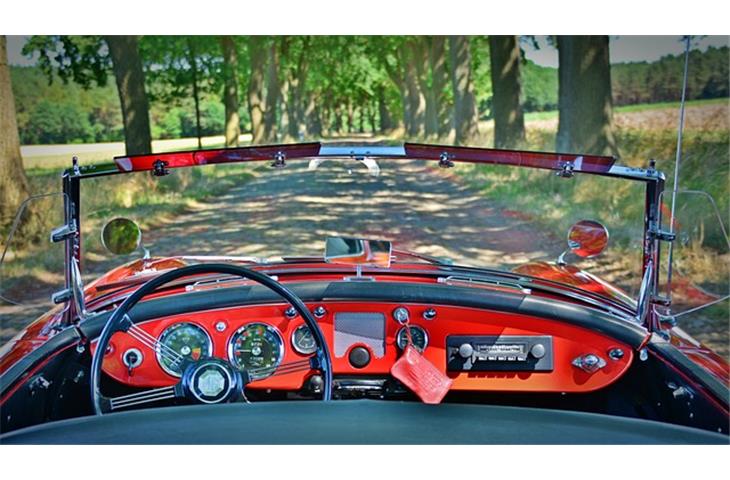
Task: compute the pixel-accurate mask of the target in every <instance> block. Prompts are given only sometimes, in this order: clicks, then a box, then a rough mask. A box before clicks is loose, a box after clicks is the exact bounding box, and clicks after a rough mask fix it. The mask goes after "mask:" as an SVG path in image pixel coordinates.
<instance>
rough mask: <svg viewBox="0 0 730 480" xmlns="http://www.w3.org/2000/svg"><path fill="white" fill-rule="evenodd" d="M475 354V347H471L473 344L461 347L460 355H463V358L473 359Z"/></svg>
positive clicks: (463, 344) (465, 344) (464, 344)
mask: <svg viewBox="0 0 730 480" xmlns="http://www.w3.org/2000/svg"><path fill="white" fill-rule="evenodd" d="M473 354H474V347H472V346H471V343H462V344H461V346H459V355H461V358H471V356H472V355H473Z"/></svg>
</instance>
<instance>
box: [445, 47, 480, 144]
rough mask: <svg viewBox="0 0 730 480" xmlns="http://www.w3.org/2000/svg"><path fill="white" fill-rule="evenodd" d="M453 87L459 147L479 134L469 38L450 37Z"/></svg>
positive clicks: (456, 139) (456, 140)
mask: <svg viewBox="0 0 730 480" xmlns="http://www.w3.org/2000/svg"><path fill="white" fill-rule="evenodd" d="M449 60H450V62H449V63H450V65H449V67H450V68H451V85H452V89H453V92H454V130H455V133H456V135H455V138H454V141H455V143H456V144H457V145H463V144H466V143H469V142H470V141H472V140H473V139H474V138H476V136H477V134H478V133H479V129H478V126H477V120H478V112H477V105H476V97H475V96H474V85H473V81H472V68H471V52H470V50H469V37H466V36H463V35H454V36H450V37H449Z"/></svg>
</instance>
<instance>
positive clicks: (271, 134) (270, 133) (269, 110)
mask: <svg viewBox="0 0 730 480" xmlns="http://www.w3.org/2000/svg"><path fill="white" fill-rule="evenodd" d="M277 43H278V42H277V41H276V39H272V40H270V41H269V45H268V51H269V53H268V57H269V58H268V61H267V67H266V106H265V107H264V140H265V141H266V142H268V143H274V142H276V112H277V110H278V107H279V95H280V93H281V87H280V85H279V48H278V45H277Z"/></svg>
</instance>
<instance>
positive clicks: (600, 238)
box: [558, 220, 608, 265]
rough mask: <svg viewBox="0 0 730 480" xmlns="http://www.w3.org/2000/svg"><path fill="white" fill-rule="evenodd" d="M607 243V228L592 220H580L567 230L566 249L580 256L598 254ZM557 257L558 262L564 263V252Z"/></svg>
mask: <svg viewBox="0 0 730 480" xmlns="http://www.w3.org/2000/svg"><path fill="white" fill-rule="evenodd" d="M606 245H608V230H607V229H606V227H604V226H603V225H602V224H601V223H598V222H596V221H593V220H581V221H580V222H577V223H576V224H575V225H573V226H572V227H570V230H568V249H569V251H571V252H573V253H574V254H576V255H577V256H579V257H581V258H592V257H595V256H597V255H600V254H601V252H603V251H604V250H605V249H606ZM566 253H568V251H565V252H563V253H562V254H561V255H560V258H558V264H561V265H565V260H564V259H563V257H565V254H566Z"/></svg>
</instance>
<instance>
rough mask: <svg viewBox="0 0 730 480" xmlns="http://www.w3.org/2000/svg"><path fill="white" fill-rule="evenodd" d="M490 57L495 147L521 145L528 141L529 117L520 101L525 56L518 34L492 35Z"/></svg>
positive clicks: (515, 146) (490, 38)
mask: <svg viewBox="0 0 730 480" xmlns="http://www.w3.org/2000/svg"><path fill="white" fill-rule="evenodd" d="M489 59H490V63H491V70H492V92H493V96H492V108H493V112H494V147H495V148H517V147H519V146H521V145H522V144H523V143H524V141H525V117H524V115H523V113H522V104H521V103H520V93H521V88H522V79H521V60H522V56H521V54H520V47H519V44H518V41H517V37H516V36H496V35H490V37H489Z"/></svg>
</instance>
